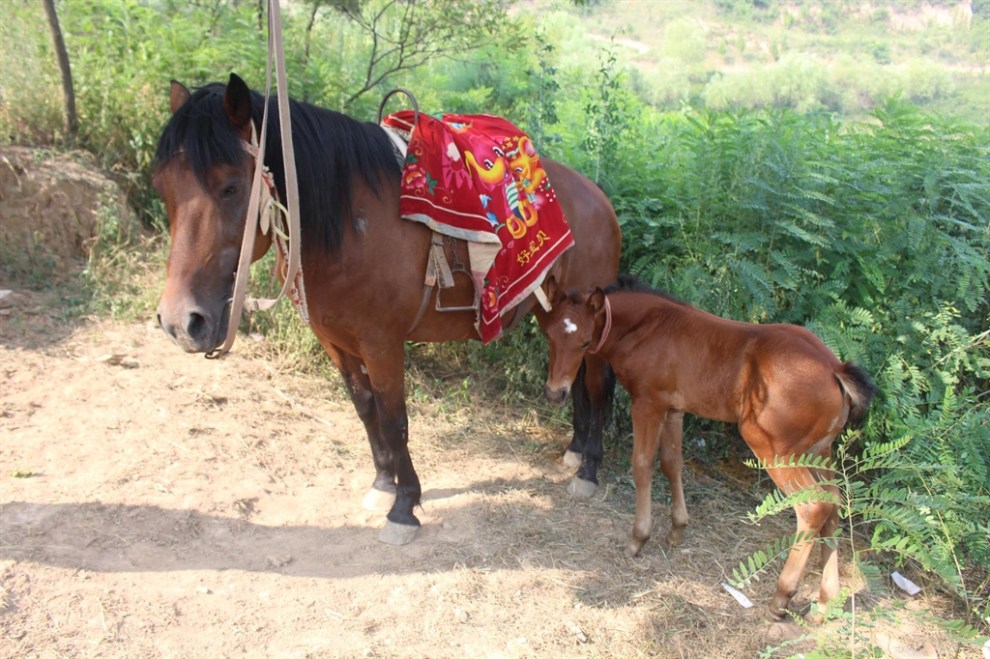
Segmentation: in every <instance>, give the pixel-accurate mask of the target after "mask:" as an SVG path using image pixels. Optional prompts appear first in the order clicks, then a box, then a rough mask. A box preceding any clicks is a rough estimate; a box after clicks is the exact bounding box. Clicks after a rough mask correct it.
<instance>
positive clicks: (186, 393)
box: [0, 149, 981, 659]
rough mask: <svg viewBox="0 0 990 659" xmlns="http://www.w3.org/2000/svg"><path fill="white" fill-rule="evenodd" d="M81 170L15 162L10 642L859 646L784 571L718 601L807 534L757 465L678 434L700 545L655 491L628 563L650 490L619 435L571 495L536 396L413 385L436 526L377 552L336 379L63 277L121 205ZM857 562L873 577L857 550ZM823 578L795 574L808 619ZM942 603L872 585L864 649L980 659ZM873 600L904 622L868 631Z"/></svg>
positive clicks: (88, 645) (290, 647) (485, 648)
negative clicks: (769, 553)
mask: <svg viewBox="0 0 990 659" xmlns="http://www.w3.org/2000/svg"><path fill="white" fill-rule="evenodd" d="M85 162H86V161H85V159H83V160H79V159H78V158H69V159H65V158H62V157H61V156H58V155H55V154H50V153H47V152H32V151H29V150H16V149H6V150H5V151H3V152H0V165H2V167H0V214H2V216H3V218H2V219H3V229H4V230H3V231H2V232H0V248H2V249H0V254H2V255H5V258H8V259H9V258H13V256H18V255H19V256H18V258H19V259H20V260H19V261H18V262H17V263H14V262H8V263H0V266H7V268H6V270H7V271H8V272H19V271H20V272H41V273H43V276H42V277H41V278H40V280H41V281H48V282H49V284H48V288H47V289H45V290H40V289H39V290H33V291H32V290H26V288H25V286H18V285H17V284H16V283H12V282H10V281H4V280H3V276H2V273H3V272H4V270H5V268H4V267H0V657H11V658H13V657H63V656H64V657H189V658H199V657H234V656H249V657H451V658H453V657H458V658H460V657H620V656H621V657H635V656H659V657H753V656H758V655H761V654H765V652H764V651H765V650H766V648H768V647H777V648H781V649H780V650H779V651H777V653H776V654H777V655H779V656H783V655H787V654H793V653H795V652H799V651H804V650H809V649H812V650H813V649H814V648H815V647H816V646H817V647H824V648H826V649H828V648H831V649H833V650H837V651H838V654H840V655H842V654H844V652H845V650H846V649H847V648H848V641H846V640H844V639H846V638H848V636H844V635H842V634H840V630H841V628H840V626H839V624H838V623H832V624H830V625H826V626H825V627H823V628H819V629H803V628H802V627H801V626H800V625H799V624H797V623H795V622H786V623H777V622H771V621H769V619H768V616H767V613H766V605H767V603H768V602H769V599H770V596H771V593H772V589H773V582H774V580H775V578H776V570H777V569H778V567H777V566H774V567H773V568H772V570H771V572H770V573H768V574H767V576H766V578H764V579H763V580H761V581H760V582H758V583H756V584H754V585H752V586H750V587H748V588H747V589H746V595H748V597H749V598H750V599H751V600H752V601H753V602H754V603H755V606H754V607H752V608H748V609H747V608H742V607H741V606H740V605H739V604H738V603H737V602H736V600H735V599H733V598H732V597H731V596H730V595H729V594H728V593H727V592H726V591H725V590H723V588H722V584H723V583H724V582H726V581H727V580H728V577H729V576H730V575H731V572H732V568H733V567H734V566H735V565H737V564H738V563H739V561H741V560H743V559H744V558H745V557H747V556H748V555H749V554H751V553H752V552H754V551H756V550H757V549H761V548H764V547H766V545H767V544H769V543H770V542H771V541H773V540H774V539H776V538H778V537H781V536H784V535H785V534H788V533H791V532H793V521H792V517H791V516H784V517H782V518H780V519H779V520H778V519H773V520H771V521H770V522H769V523H764V524H763V525H762V526H759V527H757V526H752V525H749V524H747V523H745V522H744V521H743V519H744V518H745V515H746V513H747V512H748V511H750V510H751V509H752V508H753V506H754V505H755V504H756V503H757V502H758V501H759V500H760V498H761V497H762V494H763V493H764V492H766V484H767V482H766V479H758V478H754V477H753V474H752V472H750V471H748V470H745V469H740V468H739V467H738V464H737V463H736V462H733V461H731V460H729V461H723V462H721V463H719V461H717V460H713V459H712V458H711V457H710V456H709V457H707V458H706V460H698V459H692V458H698V457H699V455H698V454H700V453H703V452H700V451H699V450H698V449H697V447H698V444H699V441H698V438H696V437H687V438H686V445H687V451H688V458H689V465H690V466H691V467H690V469H689V471H688V473H687V474H686V483H685V489H686V495H687V503H688V508H689V511H690V513H691V515H692V523H691V525H690V526H689V528H688V532H687V534H686V537H685V542H684V544H683V545H682V546H680V547H677V548H671V547H669V546H667V545H665V544H664V542H663V536H664V534H665V532H666V528H667V524H668V522H667V514H668V503H669V495H668V491H667V487H666V483H665V482H660V480H659V478H658V479H657V481H655V483H656V485H655V491H654V501H655V504H654V508H655V510H654V513H655V519H656V522H655V530H654V538H653V539H652V540H651V541H650V542H649V543H648V544H647V545H646V547H645V548H644V550H643V552H642V554H641V556H639V557H637V558H628V557H626V556H625V555H624V553H623V548H624V546H625V542H626V538H627V537H628V534H629V532H630V529H631V526H632V520H633V512H634V501H633V488H632V484H631V479H630V477H629V474H628V467H627V466H625V465H627V464H628V460H627V459H626V460H622V459H621V458H622V455H621V453H622V449H621V448H619V447H615V446H613V447H611V455H610V457H609V461H608V462H607V463H606V465H605V466H604V468H603V470H602V473H601V481H602V484H601V487H600V488H599V491H598V493H597V495H596V496H594V497H593V498H592V499H590V500H575V499H572V498H571V497H569V496H568V495H567V494H566V491H565V485H566V483H567V481H568V480H569V478H570V476H571V472H570V471H569V470H567V469H565V468H564V467H563V466H562V465H561V463H560V461H559V456H560V454H561V452H562V451H563V448H564V447H565V446H566V444H567V441H568V439H569V436H568V434H569V430H568V429H567V428H565V427H562V426H561V425H560V424H559V422H558V423H554V422H552V421H549V420H548V419H547V418H546V414H545V413H541V411H542V410H543V409H544V408H543V404H542V401H517V402H515V403H513V404H512V405H511V406H510V405H508V404H507V403H505V402H504V401H503V400H501V399H499V400H491V399H488V398H485V396H484V394H483V393H482V392H478V391H471V390H470V389H465V388H464V387H463V386H461V383H462V382H463V381H464V378H463V377H460V378H455V380H456V381H457V384H456V385H454V387H453V389H452V391H447V392H445V391H444V390H443V387H442V386H440V387H439V388H438V387H436V386H434V385H433V384H430V383H424V382H416V381H411V382H409V383H408V388H409V389H410V390H414V391H415V393H414V395H412V396H411V397H410V438H411V439H410V446H411V451H412V456H413V460H414V461H415V465H416V468H417V471H418V473H419V476H420V479H421V481H422V483H423V490H424V495H423V503H422V508H421V509H420V510H419V511H418V515H419V517H420V519H421V521H422V522H423V528H422V529H421V530H420V532H419V535H418V537H417V538H416V539H415V540H414V541H413V542H412V543H411V544H409V545H406V546H403V547H393V546H387V545H383V544H381V543H379V542H378V540H377V536H378V531H379V529H380V528H381V526H382V525H383V523H384V514H383V513H380V512H369V511H366V510H364V509H363V508H362V498H363V496H364V494H365V492H366V491H367V488H368V487H369V486H370V484H371V481H372V477H373V470H372V466H371V459H370V452H369V449H368V446H367V441H366V439H365V436H364V430H363V428H362V426H361V424H360V422H359V421H358V419H357V416H356V414H355V413H354V411H353V409H352V408H351V406H350V403H349V402H348V401H347V399H346V397H345V395H344V394H343V391H342V389H341V388H340V382H339V379H338V378H336V377H334V378H332V379H329V380H328V379H326V378H322V377H318V376H316V375H310V374H300V373H299V372H298V371H297V370H293V369H292V368H290V367H289V365H287V364H286V363H284V362H280V361H279V359H278V358H276V357H274V356H273V355H274V353H275V351H273V350H272V349H271V347H270V346H268V345H267V344H266V343H265V342H263V341H256V340H252V339H250V338H248V337H243V336H242V337H241V338H240V339H239V341H238V343H237V344H236V345H235V349H234V352H233V353H232V354H230V355H229V356H227V357H225V358H224V359H221V360H215V361H208V360H206V359H203V357H202V356H191V355H186V354H184V353H182V352H181V351H179V349H178V348H176V347H175V346H173V345H172V344H171V343H170V342H169V341H167V340H166V338H165V336H164V335H163V334H162V333H161V332H160V331H159V330H158V329H157V328H156V327H154V326H153V325H152V323H151V322H150V319H148V320H145V321H143V322H136V323H122V322H112V321H107V320H100V319H80V318H78V317H76V316H75V315H74V314H73V313H71V312H69V311H68V310H67V309H68V307H69V306H70V305H69V304H68V302H67V298H68V297H69V296H72V295H78V294H79V291H78V290H75V289H74V288H73V287H72V285H71V280H72V277H71V276H61V277H58V278H57V279H58V283H57V284H54V283H53V282H55V280H56V278H54V276H53V275H54V273H56V272H71V271H72V270H71V269H69V268H66V267H64V264H63V265H61V266H58V267H56V266H54V265H51V264H53V263H56V262H57V261H56V260H57V259H58V258H62V257H64V256H65V254H69V255H70V257H75V256H80V253H79V250H83V251H84V250H85V249H86V247H87V245H90V244H92V241H93V239H94V235H93V232H94V231H96V230H97V229H96V227H97V223H96V222H95V220H94V218H97V217H98V216H99V214H100V213H101V212H106V209H107V208H111V209H112V208H114V207H115V206H114V204H115V203H117V202H116V201H115V200H118V199H119V198H120V194H119V193H118V192H116V191H115V190H114V188H113V187H112V186H111V185H110V184H109V183H108V182H107V181H106V180H105V178H104V177H102V176H97V173H96V172H94V171H93V168H92V167H91V166H87V165H86V164H85ZM79 163H82V165H79ZM101 209H102V210H101ZM125 216H126V213H125ZM125 224H126V222H122V223H121V225H120V226H121V227H123V226H125ZM63 234H64V236H63ZM55 236H63V237H65V238H66V241H65V242H64V243H59V242H58V241H57V240H55V238H53V237H55ZM63 247H64V248H65V249H62V248H63ZM63 252H64V253H63ZM37 280H38V278H37V277H36V278H35V281H37ZM66 280H68V282H69V283H68V284H67V283H66ZM160 284H161V282H160V281H156V282H155V285H158V286H160ZM35 288H36V289H38V286H37V284H35ZM4 291H6V292H4ZM474 376H475V381H478V380H482V379H483V375H482V374H474ZM420 385H424V386H420ZM692 453H693V454H694V455H692ZM740 475H742V477H740ZM841 569H842V578H843V585H844V586H845V587H847V588H849V589H851V591H853V592H855V591H857V590H858V589H859V588H860V587H861V584H860V583H859V582H857V581H856V580H855V579H854V578H853V577H852V576H851V569H850V565H849V555H848V552H846V553H844V554H842V568H841ZM817 579H818V574H817V573H816V572H815V571H814V570H811V572H810V573H809V574H808V575H806V578H805V581H804V584H803V587H802V589H801V591H800V592H799V594H798V596H797V598H796V602H795V603H796V605H797V607H798V608H800V607H801V606H802V605H805V604H807V602H808V601H809V600H810V599H812V598H813V597H814V595H815V589H816V588H817ZM931 591H932V589H931V588H926V590H925V592H924V593H923V594H922V595H919V596H918V597H916V598H914V599H912V600H907V599H905V598H904V597H903V596H901V595H899V594H896V593H892V592H883V593H876V594H869V595H859V596H857V598H856V601H857V607H858V611H859V612H860V613H859V614H858V617H857V625H858V627H857V629H858V630H859V631H858V635H859V636H860V637H861V638H862V640H863V643H861V644H860V645H859V646H858V648H857V653H858V654H859V655H863V654H864V652H863V650H864V649H865V647H866V646H867V645H875V646H877V647H879V648H881V649H882V650H883V652H884V654H885V656H890V657H901V658H904V659H908V658H912V659H915V658H921V657H968V656H973V657H977V656H979V655H980V654H981V652H980V650H979V648H978V647H976V646H959V645H958V644H957V643H954V642H953V641H951V640H950V639H949V638H948V637H947V635H946V634H945V633H944V632H943V631H941V630H940V629H939V628H938V626H936V625H934V624H932V623H931V622H930V619H929V618H925V617H924V616H923V615H922V612H924V611H925V610H933V611H935V612H936V613H937V614H939V615H941V616H942V617H948V616H949V615H950V613H949V612H950V609H951V607H950V603H949V602H947V601H946V600H945V599H944V598H940V597H938V595H937V594H935V593H933V592H931ZM871 609H872V610H875V611H881V610H882V611H885V612H888V613H891V612H896V611H899V612H900V613H899V615H898V618H897V621H896V622H888V621H885V622H879V621H874V623H873V625H872V626H870V624H868V623H869V620H870V616H868V615H864V614H863V612H867V611H870V610H871ZM875 617H876V616H874V618H875Z"/></svg>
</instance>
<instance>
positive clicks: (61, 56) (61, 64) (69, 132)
mask: <svg viewBox="0 0 990 659" xmlns="http://www.w3.org/2000/svg"><path fill="white" fill-rule="evenodd" d="M43 1H44V5H45V13H46V14H48V25H49V26H50V27H51V30H52V40H53V41H54V42H55V54H56V56H57V57H58V68H59V71H61V73H62V94H63V96H65V106H64V107H63V108H62V123H63V125H64V128H65V135H66V138H67V139H68V141H70V142H74V141H75V139H76V134H77V133H78V132H79V119H78V118H77V117H76V93H75V91H74V90H73V88H72V69H71V68H70V67H69V51H67V50H66V49H65V39H63V38H62V28H61V27H59V24H58V15H57V14H56V13H55V0H43Z"/></svg>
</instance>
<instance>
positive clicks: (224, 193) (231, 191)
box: [220, 184, 237, 199]
mask: <svg viewBox="0 0 990 659" xmlns="http://www.w3.org/2000/svg"><path fill="white" fill-rule="evenodd" d="M236 194H237V186H236V185H234V184H231V185H228V186H227V187H226V188H224V189H223V190H221V191H220V196H221V197H222V198H223V199H230V198H231V197H233V196H235V195H236Z"/></svg>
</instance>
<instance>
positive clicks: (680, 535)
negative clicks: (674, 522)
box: [667, 528, 684, 547]
mask: <svg viewBox="0 0 990 659" xmlns="http://www.w3.org/2000/svg"><path fill="white" fill-rule="evenodd" d="M682 542H684V529H675V528H672V529H670V532H669V533H668V534H667V544H668V545H670V546H671V547H680V546H681V543H682Z"/></svg>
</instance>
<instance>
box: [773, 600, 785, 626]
mask: <svg viewBox="0 0 990 659" xmlns="http://www.w3.org/2000/svg"><path fill="white" fill-rule="evenodd" d="M770 617H771V618H772V619H773V620H774V621H776V622H782V621H784V620H786V619H787V609H786V608H783V609H781V608H778V607H777V606H776V605H774V604H771V605H770Z"/></svg>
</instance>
